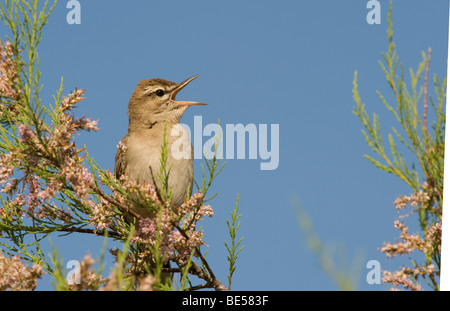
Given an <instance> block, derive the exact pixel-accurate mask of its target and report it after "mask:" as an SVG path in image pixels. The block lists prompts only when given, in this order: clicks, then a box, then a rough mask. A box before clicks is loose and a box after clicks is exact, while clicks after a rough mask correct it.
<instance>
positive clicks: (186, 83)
mask: <svg viewBox="0 0 450 311" xmlns="http://www.w3.org/2000/svg"><path fill="white" fill-rule="evenodd" d="M198 77H199V76H198V75H197V76H193V77H190V78H189V79H186V80H184V81H183V82H181V83H180V84H178V86H177V87H176V88H175V90H173V91H172V95H171V96H170V99H171V100H172V101H173V102H174V103H175V104H176V105H177V106H178V107H179V108H180V107H183V106H195V105H207V104H205V103H199V102H191V101H175V96H176V95H177V94H178V92H179V91H181V90H182V89H183V88H184V87H185V86H186V85H188V84H189V83H190V82H191V81H192V80H194V79H196V78H198Z"/></svg>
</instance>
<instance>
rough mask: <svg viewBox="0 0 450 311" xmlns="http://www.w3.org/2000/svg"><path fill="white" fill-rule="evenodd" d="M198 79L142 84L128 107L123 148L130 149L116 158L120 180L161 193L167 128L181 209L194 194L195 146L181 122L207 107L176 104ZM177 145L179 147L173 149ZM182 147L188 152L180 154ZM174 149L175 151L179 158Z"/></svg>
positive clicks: (173, 182)
mask: <svg viewBox="0 0 450 311" xmlns="http://www.w3.org/2000/svg"><path fill="white" fill-rule="evenodd" d="M197 77H198V76H193V77H191V78H189V79H186V80H185V81H183V82H181V83H175V82H171V81H166V80H163V79H148V80H143V81H140V82H139V83H138V85H137V87H136V89H135V90H134V92H133V94H132V95H131V98H130V101H129V104H128V116H129V124H128V133H127V134H126V135H125V137H124V138H123V139H122V144H123V145H124V146H125V147H126V148H119V150H118V151H117V153H116V158H115V166H114V174H115V176H116V177H117V178H120V177H121V176H122V175H123V174H125V175H126V176H127V177H128V179H129V180H130V181H135V182H137V183H138V184H144V183H145V184H147V185H148V184H151V185H153V186H154V187H156V189H160V188H161V185H160V184H159V179H158V177H157V174H159V172H160V160H161V148H162V146H163V143H164V141H163V135H164V127H165V124H166V139H167V142H168V150H169V154H168V159H167V166H168V167H167V170H169V168H170V174H169V180H168V184H169V188H170V189H171V191H172V201H171V204H172V206H179V205H181V204H182V203H183V202H184V199H185V198H186V195H187V194H189V195H191V194H192V183H193V171H194V169H193V151H192V144H191V141H190V139H189V135H188V134H187V131H186V129H184V128H183V127H182V126H181V125H180V124H179V123H180V118H181V116H182V115H183V114H184V112H185V111H186V109H187V108H188V107H189V106H193V105H206V104H204V103H199V102H191V101H175V96H176V95H177V94H178V92H180V91H181V90H182V89H183V88H184V87H185V86H186V85H188V83H189V82H191V81H192V80H194V79H195V78H197ZM174 142H176V146H174V147H175V148H172V146H173V144H174ZM179 147H182V148H184V149H185V150H182V151H181V153H180V150H179V149H180V148H179ZM172 149H174V150H175V154H174V152H173V150H172ZM124 150H126V151H124ZM183 155H184V156H183ZM186 155H187V156H186ZM132 209H133V211H134V212H136V213H137V214H139V215H140V216H141V217H143V218H146V217H152V216H153V215H152V213H151V212H150V211H149V210H147V209H146V208H144V207H138V206H135V207H133V208H132Z"/></svg>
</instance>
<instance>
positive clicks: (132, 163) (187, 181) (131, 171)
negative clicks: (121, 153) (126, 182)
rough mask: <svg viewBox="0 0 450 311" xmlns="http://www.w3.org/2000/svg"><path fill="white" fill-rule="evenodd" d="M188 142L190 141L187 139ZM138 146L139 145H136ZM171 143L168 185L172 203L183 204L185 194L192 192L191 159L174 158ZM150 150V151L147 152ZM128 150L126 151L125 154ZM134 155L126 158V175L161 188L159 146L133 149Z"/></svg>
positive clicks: (138, 181) (168, 161)
mask: <svg viewBox="0 0 450 311" xmlns="http://www.w3.org/2000/svg"><path fill="white" fill-rule="evenodd" d="M189 144H190V141H189ZM138 146H139V145H138ZM170 147H171V144H170V142H169V155H168V160H167V171H169V169H170V173H169V187H170V189H171V191H172V205H175V206H179V205H181V204H183V202H184V199H185V198H186V195H187V194H188V195H189V196H190V195H191V193H192V184H193V161H192V157H191V158H190V159H184V158H181V159H175V158H173V156H172V155H171V148H170ZM149 150H152V152H149ZM129 154H130V152H127V156H128V155H129ZM131 154H133V155H135V156H133V157H129V158H128V165H127V168H126V174H127V176H128V177H129V178H130V179H131V180H132V181H135V182H137V183H139V184H144V183H145V184H151V185H153V186H156V188H157V190H159V189H161V184H160V181H159V180H160V178H159V175H160V172H161V170H160V163H161V161H160V159H161V146H159V148H158V146H154V147H153V148H148V146H147V147H142V148H140V150H133V152H132V153H131Z"/></svg>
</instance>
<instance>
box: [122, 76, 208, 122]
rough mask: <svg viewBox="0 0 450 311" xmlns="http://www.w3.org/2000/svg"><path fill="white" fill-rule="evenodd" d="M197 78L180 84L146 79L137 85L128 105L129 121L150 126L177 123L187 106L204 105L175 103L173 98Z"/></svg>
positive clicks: (185, 102)
mask: <svg viewBox="0 0 450 311" xmlns="http://www.w3.org/2000/svg"><path fill="white" fill-rule="evenodd" d="M197 77H198V76H193V77H191V78H189V79H186V80H184V81H183V82H181V83H175V82H171V81H167V80H164V79H158V78H156V79H148V80H142V81H140V82H139V83H138V85H137V87H136V89H135V90H134V92H133V94H132V95H131V98H130V102H129V104H128V114H129V116H130V120H131V119H135V120H139V121H140V122H142V123H144V124H145V125H148V126H150V127H151V126H152V124H154V123H155V122H161V121H168V122H171V123H178V122H179V121H180V118H181V116H182V115H183V113H184V112H185V111H186V109H187V108H188V107H189V106H194V105H206V104H204V103H199V102H192V101H176V100H175V97H176V95H177V94H178V92H180V91H181V90H182V89H183V88H184V87H185V86H186V85H188V84H189V82H191V81H192V80H194V79H195V78H197Z"/></svg>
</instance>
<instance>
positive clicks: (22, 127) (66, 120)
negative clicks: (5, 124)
mask: <svg viewBox="0 0 450 311" xmlns="http://www.w3.org/2000/svg"><path fill="white" fill-rule="evenodd" d="M83 93H84V91H80V90H77V89H76V90H75V91H74V92H72V93H71V94H69V96H68V97H66V98H64V99H63V100H62V103H61V104H60V105H59V106H58V105H57V106H56V109H55V110H54V111H55V112H54V113H55V114H56V115H58V116H59V120H58V121H56V122H54V123H53V124H51V125H48V124H46V123H41V125H40V126H39V127H35V126H31V125H28V124H24V123H19V124H17V125H16V126H17V132H18V137H17V138H18V143H17V144H15V145H14V146H11V148H7V149H3V150H2V153H1V154H0V192H3V193H6V194H8V196H9V197H10V198H11V199H10V200H9V201H8V204H7V205H8V209H7V210H8V211H9V212H6V209H3V214H5V215H6V214H9V215H10V216H12V215H14V214H17V215H18V216H20V217H21V216H22V215H23V211H25V210H26V211H27V213H28V214H29V215H30V216H32V217H37V218H48V219H51V220H54V219H56V218H58V219H60V220H62V221H63V222H67V223H69V222H70V217H71V214H70V210H69V211H64V210H63V209H62V208H58V207H57V206H56V205H55V203H54V202H51V200H52V199H53V198H54V197H55V195H56V194H57V193H58V192H60V191H62V190H63V189H68V188H70V189H73V191H74V193H75V195H76V197H77V198H78V199H80V200H86V199H87V197H88V195H89V194H90V188H91V186H92V185H93V183H94V177H93V175H92V174H91V172H90V171H89V170H88V169H87V168H86V167H84V165H83V159H84V157H81V158H80V157H79V153H80V152H82V151H83V150H84V149H81V150H77V149H76V148H75V143H74V142H73V141H72V140H73V135H74V134H75V133H76V132H79V131H82V130H87V131H90V130H97V127H96V124H97V121H92V120H91V119H86V118H85V117H84V116H83V117H82V118H75V117H74V116H73V115H71V114H69V112H70V108H71V107H73V106H74V105H75V104H76V103H78V102H79V101H81V100H82V99H83V98H82V97H81V96H82V95H83ZM7 151H9V152H7Z"/></svg>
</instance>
